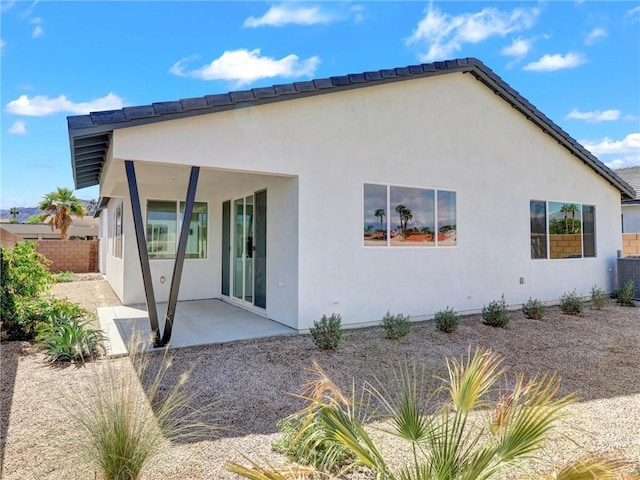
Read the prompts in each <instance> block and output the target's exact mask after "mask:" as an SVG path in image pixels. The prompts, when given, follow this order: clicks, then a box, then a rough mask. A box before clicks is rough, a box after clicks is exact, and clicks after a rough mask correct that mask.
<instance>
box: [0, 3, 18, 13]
mask: <svg viewBox="0 0 640 480" xmlns="http://www.w3.org/2000/svg"><path fill="white" fill-rule="evenodd" d="M15 4H16V2H15V1H11V2H2V3H0V12H6V11H7V10H9V9H10V8H12V7H13V6H14V5H15Z"/></svg>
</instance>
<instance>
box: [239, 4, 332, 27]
mask: <svg viewBox="0 0 640 480" xmlns="http://www.w3.org/2000/svg"><path fill="white" fill-rule="evenodd" d="M336 19H337V18H336V17H334V16H332V15H329V14H327V13H324V12H321V11H320V7H301V6H292V5H289V4H284V3H283V4H280V5H274V6H272V7H271V8H270V9H269V10H268V11H267V13H265V14H264V15H263V16H261V17H249V18H247V19H246V20H245V21H244V26H245V27H247V28H256V27H264V26H270V27H282V26H284V25H289V24H295V25H316V24H327V23H331V22H332V21H334V20H336Z"/></svg>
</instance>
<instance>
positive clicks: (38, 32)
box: [29, 17, 44, 38]
mask: <svg viewBox="0 0 640 480" xmlns="http://www.w3.org/2000/svg"><path fill="white" fill-rule="evenodd" d="M29 22H30V23H32V24H34V25H35V27H33V32H32V33H31V38H40V37H41V36H42V35H44V29H43V28H42V18H40V17H35V18H32V19H31V20H29Z"/></svg>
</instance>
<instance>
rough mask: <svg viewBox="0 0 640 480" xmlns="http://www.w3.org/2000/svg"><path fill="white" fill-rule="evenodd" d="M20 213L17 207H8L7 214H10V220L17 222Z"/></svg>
mask: <svg viewBox="0 0 640 480" xmlns="http://www.w3.org/2000/svg"><path fill="white" fill-rule="evenodd" d="M19 213H20V210H18V208H17V207H11V208H10V209H9V215H11V221H12V222H13V223H17V222H18V214H19Z"/></svg>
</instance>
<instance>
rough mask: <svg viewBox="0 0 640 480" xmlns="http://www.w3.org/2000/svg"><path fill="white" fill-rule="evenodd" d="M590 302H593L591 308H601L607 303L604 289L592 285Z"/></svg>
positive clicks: (607, 299)
mask: <svg viewBox="0 0 640 480" xmlns="http://www.w3.org/2000/svg"><path fill="white" fill-rule="evenodd" d="M591 303H592V304H593V308H595V309H596V310H602V309H603V308H605V307H606V306H607V305H609V295H607V293H606V292H605V291H604V290H602V289H601V288H598V287H597V286H595V285H594V286H593V287H591Z"/></svg>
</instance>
